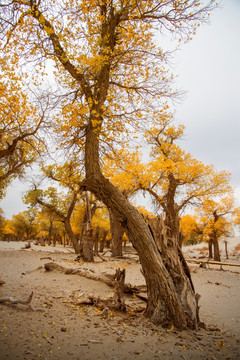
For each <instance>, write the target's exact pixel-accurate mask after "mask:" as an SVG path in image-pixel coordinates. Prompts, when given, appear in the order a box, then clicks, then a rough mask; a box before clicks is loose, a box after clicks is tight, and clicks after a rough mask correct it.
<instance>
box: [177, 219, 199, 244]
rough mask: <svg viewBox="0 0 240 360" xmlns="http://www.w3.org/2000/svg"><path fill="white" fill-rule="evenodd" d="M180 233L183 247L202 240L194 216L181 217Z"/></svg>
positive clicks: (197, 220) (197, 221)
mask: <svg viewBox="0 0 240 360" xmlns="http://www.w3.org/2000/svg"><path fill="white" fill-rule="evenodd" d="M180 231H181V236H182V242H183V244H184V245H195V244H197V243H199V242H201V240H202V233H203V230H202V229H201V227H200V224H199V219H198V217H197V216H196V215H189V214H187V215H184V216H181V218H180Z"/></svg>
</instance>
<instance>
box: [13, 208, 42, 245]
mask: <svg viewBox="0 0 240 360" xmlns="http://www.w3.org/2000/svg"><path fill="white" fill-rule="evenodd" d="M10 227H11V228H12V230H13V233H14V234H15V235H16V237H17V239H18V240H32V239H35V238H36V236H37V222H36V211H35V210H32V209H31V210H27V211H23V212H21V213H19V214H17V215H13V219H12V221H11V224H10Z"/></svg>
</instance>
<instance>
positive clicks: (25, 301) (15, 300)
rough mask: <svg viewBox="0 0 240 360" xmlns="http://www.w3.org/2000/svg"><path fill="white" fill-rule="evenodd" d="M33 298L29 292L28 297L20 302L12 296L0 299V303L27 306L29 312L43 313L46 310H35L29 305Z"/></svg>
mask: <svg viewBox="0 0 240 360" xmlns="http://www.w3.org/2000/svg"><path fill="white" fill-rule="evenodd" d="M32 298H33V292H31V294H30V296H29V297H28V299H27V300H22V299H15V298H14V297H12V296H6V297H2V298H0V303H6V302H9V303H11V304H14V305H15V304H22V305H26V306H28V307H29V308H30V309H31V310H33V311H45V310H46V309H44V308H35V307H33V306H32V305H31V301H32Z"/></svg>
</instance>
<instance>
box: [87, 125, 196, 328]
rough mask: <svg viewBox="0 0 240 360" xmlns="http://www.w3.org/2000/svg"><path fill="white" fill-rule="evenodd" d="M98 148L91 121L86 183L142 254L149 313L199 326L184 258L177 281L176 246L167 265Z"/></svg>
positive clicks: (155, 317) (181, 325) (178, 324)
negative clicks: (182, 290) (104, 168)
mask: <svg viewBox="0 0 240 360" xmlns="http://www.w3.org/2000/svg"><path fill="white" fill-rule="evenodd" d="M98 120H99V119H98ZM98 148H99V137H98V133H97V131H96V129H94V128H93V125H92V122H91V121H90V123H89V125H88V127H87V130H86V145H85V169H86V182H85V184H86V187H87V188H88V189H89V190H90V191H92V192H93V193H94V194H95V195H96V197H97V198H98V199H100V200H101V201H103V202H104V203H105V204H106V206H107V207H108V208H110V209H111V211H112V212H113V215H114V217H115V218H116V219H118V221H120V222H121V224H122V226H123V227H124V228H125V229H126V233H127V236H128V237H129V239H130V240H131V242H132V244H133V246H134V248H135V249H136V251H137V253H138V255H139V259H140V262H141V264H142V269H143V274H144V276H145V279H146V284H147V289H148V303H147V309H146V315H147V316H148V317H149V318H150V319H151V320H152V321H153V322H154V323H157V324H162V325H167V326H169V325H174V326H176V327H177V328H182V329H183V328H186V327H191V328H196V327H197V319H198V314H197V309H198V306H197V302H196V298H195V293H194V290H193V289H191V287H190V286H189V279H188V278H187V277H186V276H185V277H184V280H183V281H180V280H181V276H182V275H183V274H184V265H183V263H182V262H181V261H180V260H179V263H178V268H177V270H176V272H177V271H178V270H179V268H181V270H182V271H181V273H180V275H179V279H178V280H179V283H178V282H176V276H173V273H174V264H175V259H176V256H175V254H174V252H175V251H176V249H175V247H172V249H170V250H169V253H170V254H171V255H172V264H171V266H170V267H167V264H166V263H165V261H164V259H163V258H162V254H160V252H159V249H158V247H157V245H156V242H155V241H154V239H153V236H152V234H151V232H150V230H149V228H148V225H147V224H146V222H145V220H144V218H143V217H142V216H141V214H140V213H139V212H138V211H137V210H136V209H135V208H134V207H133V206H132V205H131V204H130V203H129V201H128V200H127V199H126V198H125V197H124V195H123V194H122V193H121V192H120V191H119V190H118V189H117V188H116V187H115V186H114V185H113V184H111V183H110V181H108V180H107V179H106V178H105V177H104V176H103V174H102V173H101V170H100V165H99V153H98ZM170 258H171V257H170ZM185 286H186V287H188V288H189V289H191V290H189V292H188V293H187V295H188V296H187V297H185V298H184V297H181V296H179V291H178V287H185Z"/></svg>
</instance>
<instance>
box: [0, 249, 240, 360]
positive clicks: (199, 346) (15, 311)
mask: <svg viewBox="0 0 240 360" xmlns="http://www.w3.org/2000/svg"><path fill="white" fill-rule="evenodd" d="M0 245H1V242H0ZM13 245H14V244H13V243H9V249H8V247H7V244H4V246H3V247H1V246H0V276H1V277H2V279H3V280H4V282H5V284H3V285H2V286H1V287H0V298H3V297H15V298H18V299H26V298H27V297H28V296H29V294H30V293H31V292H32V291H33V292H34V297H33V298H32V299H31V304H32V306H33V307H34V308H42V307H43V308H44V311H32V310H31V309H29V308H28V307H27V306H24V305H21V304H16V305H14V304H11V303H5V304H3V303H0V358H1V360H4V359H8V360H13V359H23V360H25V359H26V360H33V359H34V360H35V359H48V360H51V359H54V360H55V359H57V360H63V359H66V358H67V359H70V360H77V359H81V360H85V359H88V360H91V359H94V360H96V359H99V360H113V359H115V360H117V359H118V360H124V359H126V360H135V359H144V360H145V359H146V360H147V359H148V360H152V359H156V360H157V359H164V360H165V359H166V360H168V359H173V360H175V359H176V360H177V359H191V360H193V359H194V360H195V359H196V360H198V359H199V360H200V359H202V360H203V359H217V360H219V359H220V360H221V359H226V360H227V359H229V360H230V359H231V360H237V359H239V357H240V307H239V299H240V281H239V280H240V270H239V268H233V267H231V268H227V267H224V271H219V267H218V268H217V267H216V269H214V268H213V269H207V268H206V269H204V268H200V267H199V265H198V264H194V265H191V264H190V268H191V270H192V277H193V282H194V286H195V288H196V292H198V293H200V294H201V299H200V318H201V320H202V321H204V322H205V323H206V324H207V330H204V329H199V330H198V331H181V332H180V331H177V330H176V329H174V328H171V329H163V328H162V327H160V326H156V325H153V324H152V323H151V322H149V321H148V320H147V319H145V318H144V317H143V314H142V310H143V309H144V307H145V306H146V303H145V302H144V301H142V300H141V299H139V298H138V297H135V296H133V295H128V294H125V295H124V296H125V303H126V312H125V313H124V312H120V311H116V310H114V309H109V308H106V307H103V308H102V309H101V307H100V308H99V307H97V306H94V305H88V304H85V305H84V304H83V302H84V299H87V298H88V296H89V295H90V296H91V294H92V296H93V295H94V297H96V298H97V297H100V298H104V299H110V298H112V297H113V295H114V289H113V288H110V287H109V286H108V285H107V284H105V283H104V282H100V281H95V280H93V279H91V278H86V277H84V276H80V275H79V274H72V275H71V276H67V275H66V274H65V273H64V272H62V271H51V272H48V271H46V270H45V268H44V264H45V263H46V257H47V258H48V257H50V258H51V261H52V262H53V263H56V264H59V265H60V266H62V267H63V268H71V269H76V270H77V269H79V270H81V271H82V272H83V273H84V272H88V273H89V274H91V273H92V274H93V275H94V276H95V277H101V276H103V275H104V273H105V275H104V276H105V277H106V274H108V275H109V274H110V275H111V274H112V275H113V274H114V273H115V272H116V269H117V268H121V269H126V283H129V284H132V285H135V286H136V287H137V286H140V285H144V278H143V276H142V273H141V271H140V269H141V266H140V264H139V263H137V262H136V261H135V258H134V261H131V259H129V258H125V259H111V258H110V257H109V256H108V255H107V254H105V255H104V259H105V260H107V261H102V260H101V259H100V258H99V257H96V259H95V260H96V261H95V263H91V264H86V263H83V262H81V261H80V262H76V261H75V258H76V257H75V255H74V254H73V253H72V252H71V251H69V249H62V248H61V247H58V246H57V247H56V248H55V249H53V248H52V247H48V246H46V247H45V248H44V251H45V255H46V256H43V252H42V251H40V248H41V247H36V246H31V248H29V249H21V246H23V243H21V244H20V245H21V246H20V247H19V248H18V250H14V246H13ZM63 251H64V253H63ZM191 251H192V250H191ZM109 255H110V254H109ZM188 256H189V254H188ZM194 256H195V252H194ZM49 260H50V259H49ZM230 260H231V261H236V262H239V259H234V258H231V259H230ZM230 260H228V261H230ZM225 269H226V270H225ZM235 269H236V270H235ZM106 278H107V277H106ZM217 285H218V286H217ZM27 300H28V299H27ZM132 309H139V311H138V312H134V311H132Z"/></svg>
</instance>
